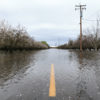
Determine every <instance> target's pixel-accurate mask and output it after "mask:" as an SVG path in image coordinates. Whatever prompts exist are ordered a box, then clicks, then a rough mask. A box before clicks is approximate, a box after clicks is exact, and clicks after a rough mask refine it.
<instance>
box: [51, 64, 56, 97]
mask: <svg viewBox="0 0 100 100" xmlns="http://www.w3.org/2000/svg"><path fill="white" fill-rule="evenodd" d="M49 96H50V97H55V96H56V86H55V74H54V65H53V64H51V75H50V87H49Z"/></svg>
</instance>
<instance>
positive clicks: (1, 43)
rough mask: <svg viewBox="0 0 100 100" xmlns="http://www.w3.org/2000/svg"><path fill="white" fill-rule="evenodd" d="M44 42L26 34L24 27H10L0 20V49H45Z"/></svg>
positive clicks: (47, 46)
mask: <svg viewBox="0 0 100 100" xmlns="http://www.w3.org/2000/svg"><path fill="white" fill-rule="evenodd" d="M47 48H49V45H48V44H47V43H46V42H43V41H42V42H38V41H35V40H34V38H33V37H30V36H29V35H28V32H27V31H26V29H25V27H21V26H20V25H18V26H17V27H12V26H11V25H9V24H8V23H7V22H6V21H1V22H0V49H1V50H33V49H47Z"/></svg>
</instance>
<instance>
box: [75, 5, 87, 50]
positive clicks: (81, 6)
mask: <svg viewBox="0 0 100 100" xmlns="http://www.w3.org/2000/svg"><path fill="white" fill-rule="evenodd" d="M84 9H86V5H76V6H75V10H80V51H82V17H83V10H84Z"/></svg>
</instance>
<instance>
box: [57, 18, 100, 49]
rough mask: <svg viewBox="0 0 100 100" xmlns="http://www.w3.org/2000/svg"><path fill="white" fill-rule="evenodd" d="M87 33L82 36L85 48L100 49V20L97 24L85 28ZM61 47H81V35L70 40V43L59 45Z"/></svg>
mask: <svg viewBox="0 0 100 100" xmlns="http://www.w3.org/2000/svg"><path fill="white" fill-rule="evenodd" d="M84 33H85V35H83V36H82V48H83V50H99V49H100V28H99V21H98V20H97V26H96V27H92V28H91V29H87V30H85V32H84ZM58 48H61V49H80V36H78V37H77V39H76V40H71V39H70V40H69V41H68V43H66V44H63V45H60V46H58Z"/></svg>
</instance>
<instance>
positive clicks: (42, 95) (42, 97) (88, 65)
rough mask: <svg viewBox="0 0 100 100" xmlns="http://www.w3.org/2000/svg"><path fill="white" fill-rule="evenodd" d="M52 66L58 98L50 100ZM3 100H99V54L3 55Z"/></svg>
mask: <svg viewBox="0 0 100 100" xmlns="http://www.w3.org/2000/svg"><path fill="white" fill-rule="evenodd" d="M51 64H54V69H55V81H56V97H55V98H49V83H50V70H51ZM0 100H100V52H93V51H92V52H89V51H87V52H83V53H82V54H80V52H78V51H69V50H59V49H49V50H41V51H31V52H30V51H23V52H18V51H17V52H12V53H9V52H0Z"/></svg>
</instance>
